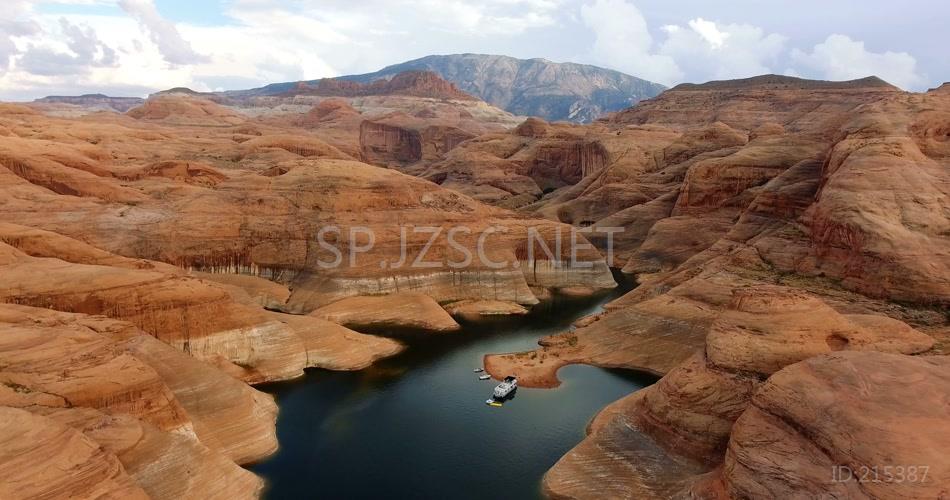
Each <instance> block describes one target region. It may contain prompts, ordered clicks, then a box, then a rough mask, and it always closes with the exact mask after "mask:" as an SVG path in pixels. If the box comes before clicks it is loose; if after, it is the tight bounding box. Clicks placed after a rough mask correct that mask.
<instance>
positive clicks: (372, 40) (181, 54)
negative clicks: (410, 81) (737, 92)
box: [0, 0, 950, 100]
mask: <svg viewBox="0 0 950 500" xmlns="http://www.w3.org/2000/svg"><path fill="white" fill-rule="evenodd" d="M0 3H2V7H3V9H4V13H3V18H2V19H0V100H27V99H33V98H35V97H40V96H44V95H50V94H80V93H88V92H103V93H107V94H110V95H132V96H142V95H145V94H148V93H149V92H153V91H155V90H161V89H165V88H169V87H176V86H186V87H191V88H193V89H195V90H220V89H238V88H250V87H256V86H260V85H263V84H266V83H272V82H277V81H292V80H301V79H315V78H322V77H330V76H337V75H344V74H353V73H363V72H370V71H375V70H377V69H380V68H382V67H383V66H386V65H388V64H393V63H398V62H402V61H406V60H409V59H414V58H417V57H421V56H424V55H428V54H450V53H462V52H478V53H490V54H506V55H511V56H515V57H522V58H530V57H543V58H546V59H550V60H553V61H558V62H563V61H575V62H584V63H591V64H597V65H600V66H605V67H609V68H614V69H617V70H620V71H624V72H626V73H630V74H632V75H635V76H639V77H641V78H646V79H648V80H652V81H656V82H659V83H663V84H666V85H672V84H676V83H680V82H701V81H707V80H714V79H724V78H740V77H747V76H753V75H757V74H762V73H783V74H789V75H796V76H803V77H808V78H822V79H832V80H841V79H850V78H859V77H863V76H867V75H870V74H876V75H878V76H880V77H882V78H884V79H885V80H888V81H889V82H891V83H893V84H895V85H898V86H900V87H902V88H905V89H908V90H917V91H919V90H926V89H927V88H929V87H934V86H937V85H939V84H940V83H942V82H944V81H947V80H950V57H948V56H947V47H948V46H950V35H948V33H947V28H946V26H945V24H946V22H947V21H948V20H950V2H947V1H935V0H927V1H922V0H905V1H904V2H894V1H890V0H889V1H887V2H881V1H878V0H820V1H819V0H797V1H784V0H478V1H475V0H473V1H468V0H290V1H287V0H283V1H277V0H58V1H53V0H0Z"/></svg>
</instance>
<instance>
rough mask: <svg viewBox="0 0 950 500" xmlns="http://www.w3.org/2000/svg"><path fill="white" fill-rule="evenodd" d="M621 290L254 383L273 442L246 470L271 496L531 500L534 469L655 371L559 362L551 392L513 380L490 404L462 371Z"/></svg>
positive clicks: (531, 342)
mask: <svg viewBox="0 0 950 500" xmlns="http://www.w3.org/2000/svg"><path fill="white" fill-rule="evenodd" d="M627 289H629V287H626V286H623V287H621V288H619V289H617V290H615V291H612V292H610V293H605V294H602V295H599V296H597V297H593V298H586V299H568V298H555V299H553V300H552V301H550V302H547V303H544V304H541V305H539V306H537V307H535V308H534V310H532V312H531V314H529V315H527V316H525V317H522V318H514V319H512V318H506V319H499V320H493V321H488V322H480V323H478V324H465V325H463V327H464V328H463V331H461V332H458V333H454V334H449V335H444V336H441V337H427V338H422V339H416V340H413V341H411V342H410V343H409V348H408V349H407V350H406V352H404V353H403V354H401V355H399V356H397V357H394V358H391V359H388V360H384V361H382V362H380V363H377V364H376V365H375V366H373V367H371V368H369V369H366V370H363V371H360V372H353V373H341V372H329V371H323V370H318V371H313V372H310V373H308V374H307V376H306V377H305V378H304V379H303V380H300V381H296V382H292V383H287V384H275V385H271V386H267V387H264V388H263V389H264V390H266V391H268V392H270V393H272V394H274V395H275V396H276V398H277V401H278V403H279V405H280V417H279V418H278V422H277V436H278V439H279V440H280V450H279V451H278V453H277V454H276V455H274V456H273V457H272V458H271V459H269V460H268V461H266V462H263V463H260V464H257V465H256V466H254V467H252V470H253V471H254V472H256V473H258V474H260V475H261V476H263V477H264V478H266V480H267V482H268V491H267V498H269V499H272V500H273V499H284V498H331V499H336V498H339V499H344V498H345V499H352V498H367V499H368V498H373V499H378V498H389V499H393V498H433V499H446V498H453V499H455V498H478V499H483V500H484V499H486V498H491V499H498V498H517V499H522V498H538V497H539V496H540V493H541V492H540V483H541V477H542V476H543V475H544V473H545V472H546V471H547V470H548V469H549V468H550V467H551V466H552V465H554V463H555V462H556V461H557V460H558V459H559V458H560V457H561V456H562V455H564V453H566V452H567V451H568V450H570V449H571V448H572V447H573V446H574V445H576V444H577V443H578V442H580V440H581V439H583V437H584V429H585V427H586V425H587V423H588V422H589V421H590V419H591V417H593V416H594V415H595V414H596V413H597V411H598V410H600V409H601V408H602V407H604V406H605V405H607V404H608V403H610V402H612V401H614V400H616V399H619V398H620V397H622V396H625V395H627V394H629V393H630V392H632V391H635V390H638V389H641V388H643V387H645V386H646V385H649V384H651V383H652V382H653V381H654V380H655V379H654V378H652V377H650V376H646V375H637V374H634V373H631V372H620V371H611V370H603V369H600V368H594V367H589V366H581V365H574V366H567V367H565V368H562V369H561V371H560V372H559V373H558V375H559V378H560V379H561V380H562V382H563V383H562V385H561V386H560V387H559V388H557V389H527V388H519V389H518V391H517V393H516V394H515V397H514V399H512V400H510V401H508V402H506V403H505V405H504V407H501V408H493V407H489V406H487V405H486V404H485V400H486V399H487V398H488V397H489V396H490V395H491V391H492V388H493V387H494V386H495V384H497V382H495V381H492V380H488V381H480V380H478V378H477V374H475V373H473V372H472V369H473V368H474V367H479V366H481V362H482V356H483V355H485V354H486V353H498V352H510V351H519V350H525V349H531V348H534V347H537V340H538V338H539V337H541V336H544V335H549V334H552V333H557V332H561V331H564V330H566V329H568V328H569V327H570V324H571V323H572V322H573V321H574V320H576V319H577V318H579V317H581V316H583V315H585V314H589V313H591V312H595V311H597V310H599V308H600V306H601V305H602V304H603V303H605V302H607V301H608V300H611V299H612V298H614V297H616V296H618V295H619V294H620V293H622V292H623V291H625V290H627Z"/></svg>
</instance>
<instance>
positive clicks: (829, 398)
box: [693, 352, 950, 498]
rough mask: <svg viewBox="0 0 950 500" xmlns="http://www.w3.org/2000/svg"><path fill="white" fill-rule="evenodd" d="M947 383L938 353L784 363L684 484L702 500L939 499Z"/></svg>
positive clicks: (948, 364) (948, 439) (948, 490)
mask: <svg viewBox="0 0 950 500" xmlns="http://www.w3.org/2000/svg"><path fill="white" fill-rule="evenodd" d="M948 383H950V361H948V359H947V358H946V357H945V356H940V357H924V358H914V357H908V356H899V355H893V354H881V353H873V352H841V353H836V354H832V355H828V356H820V357H815V358H811V359H809V360H807V361H804V362H801V363H797V364H794V365H791V366H789V367H787V368H785V369H783V370H781V371H780V372H778V373H776V374H775V375H773V376H772V377H770V378H769V380H768V381H767V382H766V383H765V384H764V385H763V386H762V387H761V388H760V389H759V390H758V392H756V394H755V396H754V397H753V398H752V402H751V406H750V407H749V408H748V409H747V410H746V411H745V412H744V413H743V414H742V416H741V417H739V419H738V421H737V422H736V424H735V426H734V430H733V432H732V436H731V438H730V440H729V448H728V451H727V452H726V455H725V462H724V463H723V465H722V467H721V468H720V469H718V470H717V471H716V472H715V473H714V474H713V475H712V476H711V477H709V478H703V480H702V481H701V482H700V483H699V484H697V485H696V486H694V487H693V490H694V492H696V493H698V494H700V495H702V496H705V497H708V498H753V497H775V498H778V497H786V498H787V497H790V496H817V495H821V496H827V497H829V498H941V497H944V496H946V495H948V494H950V487H948V484H950V479H948V476H950V463H948V461H947V456H946V452H945V451H946V447H947V445H948V444H950V436H948V430H947V426H946V422H947V417H948V414H947V408H946V403H945V401H946V396H947V387H950V385H948ZM908 390H911V391H913V396H911V397H908V394H907V391H908ZM778 463H783V464H788V465H786V466H783V467H776V466H775V464H778ZM792 464H794V466H789V465H792Z"/></svg>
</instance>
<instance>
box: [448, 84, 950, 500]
mask: <svg viewBox="0 0 950 500" xmlns="http://www.w3.org/2000/svg"><path fill="white" fill-rule="evenodd" d="M946 87H947V86H946V85H945V86H944V87H942V88H940V89H935V90H931V91H929V92H926V93H907V92H903V91H900V90H898V89H896V88H894V87H892V86H890V85H887V84H886V83H884V82H882V81H880V80H878V79H875V78H868V79H864V80H857V81H852V82H812V81H806V80H799V79H794V78H788V77H778V76H764V77H757V78H753V79H748V80H740V81H730V82H711V83H709V84H703V85H682V86H679V87H676V88H674V89H671V90H669V91H667V92H665V93H663V94H662V95H660V96H659V97H657V98H655V99H652V100H649V101H644V102H642V103H640V104H639V105H638V106H635V107H633V108H630V109H629V110H626V111H624V112H621V113H618V114H616V115H614V116H612V117H609V118H608V119H605V120H602V121H601V122H599V123H597V124H595V125H594V126H592V127H589V128H587V129H586V134H587V135H586V138H587V140H589V141H597V142H599V144H600V145H601V146H603V148H604V149H605V150H606V152H607V155H606V156H607V158H608V161H607V163H606V164H605V165H603V166H601V167H600V168H598V169H595V170H594V171H593V172H591V173H588V174H587V175H585V176H584V177H583V178H582V179H581V180H579V181H577V182H575V183H573V184H569V185H566V186H564V187H561V188H559V189H557V190H555V191H554V192H553V193H550V194H549V195H547V196H544V197H543V198H541V199H540V201H538V202H536V203H534V204H531V205H528V206H526V207H524V208H523V209H522V212H523V213H527V214H535V215H540V216H543V217H547V218H549V219H552V220H558V221H562V222H566V223H570V224H573V225H577V226H592V228H593V230H595V231H596V230H597V229H603V228H609V227H623V228H624V229H625V231H624V232H623V233H619V234H617V235H615V238H614V241H613V244H614V252H615V255H614V257H615V258H616V259H619V262H618V265H621V266H623V270H624V272H626V273H630V274H632V275H634V276H635V277H636V279H637V281H638V283H639V286H638V287H637V288H636V289H635V290H634V291H632V292H630V293H629V294H627V295H625V296H624V297H622V298H620V299H618V300H616V301H614V302H613V303H611V304H608V306H607V307H606V310H605V312H603V313H601V314H599V315H596V316H592V317H588V318H584V319H582V320H580V321H578V322H577V323H576V325H575V326H576V328H575V329H574V330H573V331H570V332H565V333H563V334H560V335H555V336H552V337H548V338H544V339H541V341H540V342H539V343H540V344H541V347H540V348H539V349H537V350H535V351H529V352H525V353H510V354H503V355H492V356H487V357H486V360H485V367H486V370H488V371H489V372H490V373H492V374H493V375H494V376H496V377H499V376H504V375H509V374H515V375H517V376H518V377H519V382H520V383H522V384H524V385H528V386H552V385H556V384H557V383H558V381H557V378H556V372H557V370H558V368H559V367H561V366H564V365H566V364H571V363H588V364H594V365H598V366H604V367H619V368H631V369H637V370H641V371H647V372H651V373H655V374H659V375H663V378H662V379H661V380H660V381H659V382H658V383H657V384H656V385H654V386H652V387H650V388H648V389H645V390H642V391H638V392H637V393H634V394H633V395H631V396H629V397H627V398H625V399H622V400H620V401H618V402H616V403H614V404H612V405H611V406H609V407H608V408H607V409H605V410H604V411H602V412H601V414H600V415H599V416H598V417H597V418H596V419H595V421H594V422H593V423H592V424H591V427H590V429H589V432H590V434H589V436H588V438H587V439H585V440H584V442H582V443H581V444H580V445H578V446H577V447H576V448H575V449H574V450H572V451H571V452H570V453H568V454H567V455H566V456H565V457H564V458H563V459H562V460H561V461H560V462H558V464H557V465H556V466H555V467H554V468H553V469H551V471H550V472H549V473H548V474H547V476H546V478H545V482H544V486H545V490H546V492H547V493H548V494H549V495H550V496H552V497H554V498H595V497H596V498H602V497H611V498H668V497H671V496H686V497H689V496H692V497H701V498H790V497H801V498H812V497H816V496H820V495H822V494H825V495H830V496H831V497H835V498H942V497H944V496H947V495H948V491H950V490H948V485H950V475H948V473H947V463H946V460H945V459H944V458H943V457H942V455H940V453H939V452H936V451H934V450H936V449H940V448H941V447H945V446H946V444H947V436H946V434H947V429H948V428H950V413H948V409H947V408H946V405H945V404H944V403H943V402H944V401H945V400H947V398H948V397H950V392H948V387H950V386H947V385H946V384H945V382H944V380H945V378H946V377H947V371H946V367H947V364H946V362H945V360H946V358H945V357H943V356H941V355H942V354H946V352H947V351H946V346H947V344H946V342H947V338H948V333H950V314H948V312H947V311H948V307H950V149H948V144H950V142H948V140H950V135H948V130H950V94H948V93H947V91H946ZM528 126H529V124H527V123H526V124H525V126H524V127H523V128H525V127H528ZM557 127H558V126H557V125H548V126H547V130H548V131H550V130H552V129H556V128H557ZM545 129H546V127H545V126H544V124H543V123H540V122H534V123H530V130H531V131H532V132H531V133H530V134H529V135H532V136H542V137H544V135H545V132H543V131H544V130H545ZM535 131H539V132H535ZM520 134H521V135H523V134H527V131H524V130H522V132H521V133H520ZM547 134H550V132H547ZM518 136H520V135H519V132H518V131H514V132H512V133H510V134H506V135H505V134H502V135H496V136H495V137H496V138H495V139H493V140H495V141H508V142H511V143H517V142H518V141H519V139H517V137H518ZM618 138H619V139H618ZM624 138H626V139H624ZM482 139H484V138H479V139H477V140H474V141H469V142H467V143H465V144H464V145H462V146H460V147H459V148H457V149H456V150H454V151H452V152H451V153H450V155H449V156H458V155H463V154H470V153H472V152H473V151H475V150H476V149H477V146H476V144H477V143H478V142H480V141H481V140H482ZM542 140H545V139H542ZM559 140H560V139H555V140H550V141H552V142H555V143H556V142H557V141H559ZM545 141H547V140H545ZM496 172H499V175H500V176H502V177H505V176H507V177H509V178H511V179H512V180H514V179H515V177H514V174H513V173H511V172H515V171H514V170H507V171H505V170H502V169H501V168H499V169H498V170H496ZM522 172H523V171H522ZM502 182H503V181H502ZM443 185H444V184H443ZM483 199H485V200H486V201H490V202H493V203H498V202H497V201H496V200H492V199H490V198H487V197H486V198H483ZM498 204H504V203H503V202H502V203H498ZM592 234H593V236H591V239H592V241H593V242H594V243H595V244H596V245H598V246H600V247H601V248H602V249H605V248H606V246H607V240H606V236H603V235H602V236H599V237H598V236H597V233H596V232H594V233H592ZM851 351H855V352H851ZM912 381H920V382H919V385H918V382H912ZM918 405H919V406H918ZM901 417H905V418H906V419H905V420H903V421H902V422H901V423H897V422H899V421H901ZM890 422H892V423H890ZM911 463H913V464H918V463H919V464H924V465H929V466H930V475H929V477H928V478H927V479H926V480H921V479H920V478H919V477H918V480H916V481H894V480H893V478H891V479H889V480H887V481H880V482H879V483H877V484H870V483H868V482H867V481H864V482H862V481H860V480H857V479H852V480H850V481H844V482H841V483H838V482H835V480H834V479H835V476H833V475H832V471H833V470H839V469H838V468H841V469H840V470H844V469H847V470H848V471H851V472H854V471H858V472H861V471H862V470H865V469H867V468H868V467H874V466H878V468H879V469H880V467H883V466H885V465H890V466H895V465H910V464H911ZM777 464H778V465H777Z"/></svg>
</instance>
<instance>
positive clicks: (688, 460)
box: [545, 286, 933, 498]
mask: <svg viewBox="0 0 950 500" xmlns="http://www.w3.org/2000/svg"><path fill="white" fill-rule="evenodd" d="M609 316H610V315H608V317H609ZM874 318H877V319H874V320H868V318H867V317H866V316H863V315H862V316H859V317H858V318H857V319H856V320H854V321H852V320H851V319H850V318H849V316H848V315H842V314H840V313H838V312H836V311H834V310H833V309H832V308H830V307H828V306H827V305H826V304H825V303H824V302H822V301H821V300H819V299H817V298H815V297H812V296H809V295H807V294H804V293H802V292H799V291H796V290H794V289H791V288H781V287H761V286H759V287H749V288H742V289H739V290H737V291H736V292H735V294H734V297H733V299H732V301H731V303H730V305H729V306H728V309H726V310H725V311H724V312H722V313H721V314H719V315H718V317H717V318H716V319H715V320H714V321H713V322H712V324H711V325H710V327H709V333H708V336H707V337H706V346H705V349H704V350H703V351H701V352H700V353H697V354H695V355H693V357H691V358H690V359H688V360H687V361H685V362H683V363H682V364H680V365H679V366H677V367H676V368H674V369H672V370H671V371H669V373H667V374H666V375H665V376H664V377H663V378H662V379H661V380H660V381H659V382H658V383H657V384H656V385H654V386H651V387H649V388H646V389H643V390H641V391H638V392H636V393H634V394H632V395H630V396H628V397H626V398H624V399H622V400H620V401H618V402H616V403H614V404H613V405H611V406H610V407H608V408H607V409H605V410H604V411H603V412H602V413H601V414H600V415H599V416H598V417H597V419H596V420H595V422H594V424H592V426H591V428H590V435H589V436H588V438H587V439H586V440H585V442H584V443H582V444H581V445H579V446H578V447H576V448H575V449H574V450H572V451H571V452H570V453H568V454H567V455H566V456H565V457H564V458H562V459H561V461H560V462H558V464H557V465H556V466H555V467H554V468H553V469H552V470H551V471H550V472H549V473H548V475H547V476H546V478H545V488H546V490H547V491H550V492H551V493H552V495H554V496H558V497H571V498H586V497H590V496H592V495H594V494H595V493H594V492H596V491H598V490H597V488H598V487H599V485H601V484H602V483H604V482H605V481H606V483H607V484H609V485H611V488H615V489H617V490H618V491H623V492H624V494H623V496H625V497H633V498H640V497H644V496H647V497H670V496H673V495H674V494H677V493H679V492H681V491H682V490H683V489H685V488H687V487H688V486H689V485H691V484H693V482H695V481H697V477H698V476H697V475H698V474H700V473H702V472H704V471H708V470H711V469H712V468H714V467H716V466H718V465H719V464H721V463H722V461H723V457H724V456H728V453H729V452H727V451H726V450H727V443H729V442H730V439H735V436H736V434H737V432H739V431H738V430H737V428H736V426H735V424H736V421H737V419H739V420H741V419H744V418H747V417H745V415H748V414H749V412H750V411H752V410H750V405H752V404H753V403H751V401H753V400H755V399H756V398H757V397H759V394H760V391H767V389H766V387H768V385H769V384H770V383H771V380H772V379H771V378H769V377H772V376H773V374H774V373H775V372H777V371H779V370H781V369H782V368H784V367H786V366H790V365H793V366H798V365H796V363H800V362H802V361H803V360H809V359H817V358H815V356H820V355H823V354H825V353H830V352H834V351H841V350H860V351H877V352H896V353H901V354H904V355H906V354H916V353H921V352H925V351H927V350H928V349H930V348H931V347H932V346H933V340H932V339H931V338H929V337H928V336H927V335H924V334H922V333H920V332H918V331H916V330H914V329H912V328H910V327H909V326H907V325H906V324H903V323H901V322H899V321H896V320H892V319H888V318H884V317H879V316H875V317H874ZM601 321H605V320H601ZM595 324H596V323H595ZM867 326H873V327H874V329H868V328H866V327H867ZM588 328H589V327H588ZM581 331H582V330H581ZM805 362H806V363H807V362H808V361H805ZM779 373H782V372H779ZM766 379H767V380H768V381H769V382H765V385H763V381H765V380H766ZM825 403H826V404H837V403H836V402H833V400H832V399H826V400H825ZM740 416H741V417H740ZM765 434H766V435H767V434H768V433H765ZM730 436H732V438H730ZM757 439H758V440H757ZM751 441H752V442H754V443H756V446H760V447H762V446H763V445H762V444H760V443H761V437H760V438H754V439H752V440H751ZM764 448H765V449H771V448H770V447H764ZM608 450H610V451H608ZM769 453H771V452H769ZM604 454H608V456H604ZM767 454H768V453H767ZM770 456H771V455H770ZM792 456H794V454H790V455H789V456H788V457H786V460H792V461H793V462H794V463H797V461H796V460H797V458H798V457H796V458H794V459H793V458H791V457H792ZM773 458H774V457H773ZM765 463H770V462H769V459H768V457H765V458H763V461H762V464H763V467H764V464H765ZM802 463H805V464H807V463H810V462H809V461H808V460H807V459H806V460H803V462H802ZM656 464H663V467H662V468H659V469H658V468H657V467H656ZM788 467H792V468H794V466H788ZM726 470H728V469H726ZM748 480H749V481H753V482H754V481H755V478H754V474H749V475H748ZM781 484H785V483H781ZM707 487H708V488H710V491H712V490H714V489H715V488H714V486H707ZM806 491H810V490H802V489H798V488H797V487H789V488H788V489H787V490H784V491H783V494H779V492H778V490H776V491H773V492H772V493H773V494H779V496H784V495H794V494H801V493H803V492H806ZM814 491H820V490H814ZM814 491H812V492H813V493H814ZM763 494H765V493H764V492H763V491H762V490H755V491H753V490H747V491H746V492H745V493H743V492H734V493H731V494H730V495H732V496H728V495H727V496H726V497H724V498H746V497H748V496H752V497H755V496H757V495H763ZM766 496H768V495H767V494H766Z"/></svg>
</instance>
